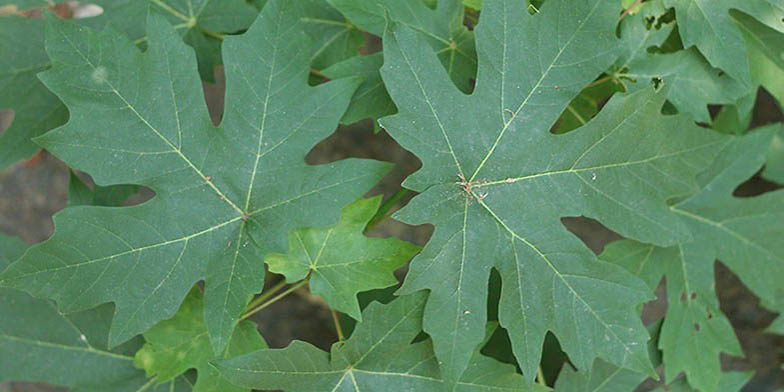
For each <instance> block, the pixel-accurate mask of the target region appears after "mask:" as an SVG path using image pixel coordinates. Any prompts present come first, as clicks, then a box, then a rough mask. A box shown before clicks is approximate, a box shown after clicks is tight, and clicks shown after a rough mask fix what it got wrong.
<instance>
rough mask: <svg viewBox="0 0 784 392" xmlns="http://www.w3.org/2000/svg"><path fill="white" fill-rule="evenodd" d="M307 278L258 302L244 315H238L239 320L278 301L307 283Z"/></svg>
mask: <svg viewBox="0 0 784 392" xmlns="http://www.w3.org/2000/svg"><path fill="white" fill-rule="evenodd" d="M309 280H310V279H304V280H302V281H301V282H299V283H297V284H295V285H293V286H291V287H289V288H288V289H286V290H284V291H283V292H282V293H280V294H278V295H276V296H274V297H272V298H271V299H270V300H269V301H266V302H264V303H262V304H260V305H259V306H257V307H255V308H253V309H251V310H250V311H248V312H246V313H245V314H244V315H242V317H240V321H242V320H245V319H247V318H248V317H250V316H252V315H254V314H256V313H258V312H260V311H261V310H263V309H264V308H266V307H268V306H270V305H272V304H274V303H275V302H278V301H279V300H281V299H282V298H283V297H285V296H287V295H289V294H291V293H293V292H294V291H296V290H297V289H298V288H300V287H302V286H304V285H306V284H308V281H309Z"/></svg>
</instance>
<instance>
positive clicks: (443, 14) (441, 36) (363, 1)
mask: <svg viewBox="0 0 784 392" xmlns="http://www.w3.org/2000/svg"><path fill="white" fill-rule="evenodd" d="M327 1H328V2H329V3H330V4H332V5H333V6H334V7H335V8H337V9H338V10H339V11H340V12H342V13H343V15H345V16H346V17H347V18H348V19H349V20H350V21H351V23H353V24H354V25H356V26H358V27H359V28H361V29H362V30H365V31H367V32H369V33H371V34H375V35H378V36H381V35H383V34H384V28H385V26H386V25H387V21H386V18H387V16H388V17H389V18H390V20H392V21H394V22H396V23H400V24H403V25H406V26H408V27H410V28H412V29H414V30H416V31H419V32H420V33H422V34H423V35H424V36H426V37H427V41H428V43H429V44H430V45H432V47H433V48H434V49H435V50H436V52H437V53H438V58H439V59H440V60H441V63H442V64H443V66H444V68H446V69H447V72H448V73H449V75H450V76H451V77H452V80H453V81H454V82H455V84H457V86H458V87H459V88H460V89H461V90H463V91H465V92H468V91H470V90H471V89H472V79H473V78H474V77H475V74H476V50H475V48H474V35H473V34H472V33H471V32H470V31H468V29H467V28H466V27H465V26H464V25H463V11H464V8H463V6H462V4H461V3H460V1H459V0H439V1H438V5H437V7H436V8H435V9H430V8H428V7H427V5H425V4H424V3H423V2H422V0H327Z"/></svg>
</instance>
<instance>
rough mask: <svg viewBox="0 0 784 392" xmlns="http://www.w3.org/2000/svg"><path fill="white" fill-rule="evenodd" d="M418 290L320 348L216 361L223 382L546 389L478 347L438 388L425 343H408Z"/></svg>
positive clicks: (309, 387) (329, 387)
mask: <svg viewBox="0 0 784 392" xmlns="http://www.w3.org/2000/svg"><path fill="white" fill-rule="evenodd" d="M424 303H425V295H424V294H423V293H417V294H412V295H408V296H404V297H400V298H398V299H396V300H394V301H392V302H391V303H389V304H386V305H382V304H380V303H378V302H374V303H371V304H370V305H369V306H368V307H367V308H366V309H365V310H364V311H363V312H362V313H363V318H364V320H365V321H363V322H362V323H359V324H358V325H357V327H356V329H355V330H354V333H353V334H352V335H351V337H350V338H349V339H348V340H347V341H345V342H338V343H335V344H334V345H333V346H332V350H331V353H326V352H324V351H322V350H320V349H318V348H316V347H313V346H312V345H310V344H308V343H305V342H300V341H294V342H293V343H292V344H290V345H289V346H288V347H286V348H284V349H271V350H259V351H256V352H252V353H249V354H246V355H243V356H239V357H235V358H230V359H226V360H221V361H217V363H216V367H217V368H218V369H219V370H220V372H221V375H223V377H225V378H226V379H228V380H229V381H231V382H233V383H235V384H237V385H241V386H245V387H249V388H263V389H283V390H285V391H297V392H320V391H344V390H345V391H439V390H451V391H461V392H480V391H496V390H503V391H510V392H511V391H519V392H524V391H545V390H547V389H546V388H545V387H542V386H539V385H528V384H527V383H525V382H524V380H523V378H522V376H520V374H519V373H517V372H516V371H515V368H514V366H512V365H509V364H505V363H501V362H499V361H497V360H495V359H492V358H489V357H486V356H484V355H482V354H480V353H479V352H478V350H476V351H474V352H472V353H471V355H472V361H471V366H470V367H469V369H468V370H467V371H466V372H465V373H464V374H463V376H462V377H461V379H460V380H459V382H458V383H457V384H456V386H455V388H454V389H445V388H444V387H445V383H444V380H443V379H441V377H440V375H439V369H438V364H437V359H436V358H435V356H434V355H433V347H432V344H431V342H430V341H429V340H425V341H420V342H416V343H413V344H412V343H411V342H412V341H413V340H415V338H416V337H417V335H418V334H419V333H420V331H421V330H422V311H423V308H424Z"/></svg>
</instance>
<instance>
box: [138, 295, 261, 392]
mask: <svg viewBox="0 0 784 392" xmlns="http://www.w3.org/2000/svg"><path fill="white" fill-rule="evenodd" d="M256 328H257V327H256V324H255V323H253V322H250V321H243V322H241V323H239V324H238V325H237V328H236V329H235V330H234V334H233V335H232V336H231V340H230V341H229V344H228V347H227V350H226V352H225V353H224V355H225V356H226V357H234V356H237V355H241V354H245V353H248V352H251V351H255V350H259V349H262V348H267V344H266V342H264V339H263V338H262V337H261V335H259V332H258V330H257V329H256ZM144 340H145V341H146V343H145V344H144V347H142V348H141V350H139V351H138V352H136V355H135V358H134V363H135V364H136V366H138V367H139V368H141V369H144V370H146V371H147V376H148V377H153V376H154V377H155V380H156V382H165V381H168V380H170V379H173V378H174V377H176V376H179V375H181V374H182V373H184V372H185V371H186V370H188V369H191V368H193V369H196V370H197V372H198V378H197V379H196V384H195V385H194V386H193V390H194V391H197V392H198V391H226V392H241V391H247V389H244V388H239V387H236V386H234V385H232V384H230V383H229V382H228V381H226V380H225V379H223V378H222V377H221V376H220V374H218V372H217V371H216V370H215V368H214V367H212V366H210V365H209V363H208V361H210V360H212V359H216V358H221V357H222V356H217V357H216V356H215V355H214V354H213V353H212V348H211V347H210V339H209V337H208V336H207V326H206V325H205V324H204V297H203V296H202V294H201V291H199V289H198V288H197V287H194V288H193V289H192V290H191V292H190V293H189V294H188V296H187V297H186V298H185V301H183V303H182V305H181V306H180V309H179V310H178V311H177V314H175V315H174V317H172V318H171V319H169V320H164V321H161V322H160V323H158V324H156V325H155V326H153V327H152V328H150V329H149V330H147V331H145V332H144Z"/></svg>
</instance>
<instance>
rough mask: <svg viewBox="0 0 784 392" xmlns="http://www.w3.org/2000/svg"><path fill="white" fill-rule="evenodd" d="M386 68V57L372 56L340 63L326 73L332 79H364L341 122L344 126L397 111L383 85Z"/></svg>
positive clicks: (378, 54)
mask: <svg viewBox="0 0 784 392" xmlns="http://www.w3.org/2000/svg"><path fill="white" fill-rule="evenodd" d="M383 64H384V55H383V54H381V53H375V54H371V55H369V56H354V57H352V58H350V59H347V60H345V61H341V62H339V63H337V64H334V65H332V66H331V67H329V68H327V69H325V70H324V71H323V72H324V74H325V75H327V77H329V78H332V79H337V78H345V77H349V76H361V77H362V78H363V79H362V84H360V85H359V88H358V89H357V92H356V93H354V97H353V98H352V99H351V104H349V106H348V109H347V110H346V114H344V115H343V118H342V119H341V120H340V122H341V123H343V124H353V123H355V122H357V121H360V120H364V119H366V118H371V119H374V120H377V119H379V118H381V117H384V116H386V115H389V114H393V113H395V112H396V111H397V108H395V104H394V103H393V102H392V98H390V97H389V93H387V89H386V88H385V87H384V81H383V80H381V73H379V71H380V69H381V66H382V65H383Z"/></svg>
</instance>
